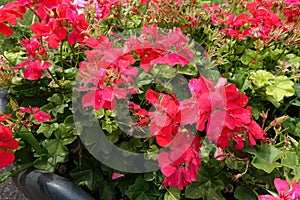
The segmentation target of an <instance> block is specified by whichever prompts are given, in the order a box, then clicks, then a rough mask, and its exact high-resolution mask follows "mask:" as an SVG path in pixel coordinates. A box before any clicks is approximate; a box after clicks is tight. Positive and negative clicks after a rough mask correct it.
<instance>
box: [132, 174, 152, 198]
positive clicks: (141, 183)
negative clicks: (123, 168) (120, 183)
mask: <svg viewBox="0 0 300 200" xmlns="http://www.w3.org/2000/svg"><path fill="white" fill-rule="evenodd" d="M149 189H150V188H149V184H148V183H147V182H146V181H145V180H144V179H143V178H142V177H138V178H137V179H136V181H135V183H134V184H133V185H131V186H130V187H129V188H128V190H127V191H126V195H127V196H128V197H129V199H136V198H137V197H138V196H139V195H140V194H141V193H142V192H146V191H148V190H149Z"/></svg>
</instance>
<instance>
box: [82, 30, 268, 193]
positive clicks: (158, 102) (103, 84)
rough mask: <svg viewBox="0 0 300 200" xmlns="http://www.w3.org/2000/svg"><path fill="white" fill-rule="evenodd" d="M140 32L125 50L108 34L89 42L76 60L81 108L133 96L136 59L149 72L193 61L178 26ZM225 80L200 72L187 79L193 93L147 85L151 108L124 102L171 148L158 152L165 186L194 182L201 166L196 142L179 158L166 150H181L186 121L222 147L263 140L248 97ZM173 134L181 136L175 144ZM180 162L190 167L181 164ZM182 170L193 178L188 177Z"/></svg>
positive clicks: (140, 122) (239, 146) (112, 105)
mask: <svg viewBox="0 0 300 200" xmlns="http://www.w3.org/2000/svg"><path fill="white" fill-rule="evenodd" d="M141 33H142V34H141V36H142V37H141V38H143V40H141V38H137V37H131V38H129V39H127V40H126V41H125V42H124V45H125V48H124V50H123V49H119V48H115V47H114V45H113V43H112V42H109V41H108V39H107V38H101V39H99V40H90V42H91V43H90V44H93V45H92V46H95V47H96V48H95V49H93V50H88V51H86V55H87V58H88V61H83V62H81V63H80V70H81V71H80V78H81V80H82V83H83V86H82V87H80V88H79V91H82V92H85V93H84V95H83V97H82V105H83V106H84V107H88V106H91V107H93V108H94V109H96V110H99V109H102V108H106V109H109V110H113V109H114V108H115V107H116V106H117V99H127V96H128V95H129V96H131V95H135V94H137V91H138V89H139V88H138V87H137V85H138V83H137V82H135V78H136V77H137V76H138V75H139V70H138V67H136V65H135V63H136V61H137V60H139V61H140V63H139V64H140V67H141V68H142V72H143V73H149V74H150V73H151V72H152V70H153V69H155V66H156V65H159V64H168V65H169V66H175V65H178V66H181V67H185V66H186V65H187V64H188V63H190V62H191V61H192V59H193V57H194V53H193V51H192V50H190V49H188V48H187V45H188V40H187V39H186V38H185V37H184V36H183V34H182V32H181V30H180V29H178V28H175V29H173V30H171V31H169V32H168V33H167V35H166V36H164V35H163V34H160V33H158V30H157V28H156V27H155V26H154V27H153V28H151V27H149V26H145V27H144V29H143V30H142V31H141ZM134 56H138V57H137V58H136V57H134ZM226 82H227V81H226V79H225V78H220V79H219V82H218V83H217V84H216V85H215V84H214V82H213V80H212V79H209V78H205V77H203V76H200V77H199V78H197V79H196V78H194V79H191V80H190V81H189V84H188V85H189V88H190V93H191V94H192V97H191V98H189V99H185V100H182V101H179V100H178V99H177V97H176V95H175V94H174V93H173V91H172V90H163V91H162V92H157V91H155V90H152V89H149V90H147V91H145V99H146V100H147V104H148V105H149V104H150V105H152V106H153V108H154V110H151V111H148V110H147V108H143V107H141V106H140V105H139V104H138V102H134V101H132V100H129V101H128V105H129V109H130V110H131V111H132V115H133V116H134V117H135V118H137V120H136V122H135V124H136V125H138V126H149V130H150V133H151V136H152V137H155V139H156V142H157V144H158V145H159V146H161V147H170V146H171V150H170V152H168V153H167V152H164V151H163V152H161V153H160V155H159V163H161V166H163V167H162V172H163V174H164V175H165V176H166V178H165V180H164V182H163V184H164V185H167V186H172V187H174V186H178V187H179V188H180V189H183V187H184V186H186V185H188V184H189V183H191V182H192V181H195V180H196V177H197V173H198V172H197V170H196V169H198V168H199V167H200V157H199V146H201V145H200V141H199V140H195V141H198V142H199V143H198V144H197V145H196V146H194V147H193V145H191V144H190V147H189V148H190V149H189V150H188V151H187V152H188V153H184V152H185V151H184V150H181V152H182V153H181V154H179V156H180V157H179V158H178V159H174V157H173V156H171V158H170V154H172V155H173V154H175V153H179V152H180V151H179V150H178V148H179V147H178V145H179V144H180V145H182V146H185V142H184V137H187V138H188V137H190V136H188V135H189V134H190V135H192V133H190V132H189V133H186V132H183V130H185V129H186V128H185V126H186V125H194V126H195V127H196V130H198V131H200V132H202V131H205V132H206V135H207V137H208V139H209V140H211V141H214V142H216V144H217V146H218V147H221V148H222V149H224V148H227V147H229V142H230V140H233V141H234V142H235V145H234V148H236V149H238V150H241V149H243V148H244V143H245V141H246V138H248V143H249V145H250V146H253V145H255V144H256V140H257V139H262V140H266V133H265V132H264V131H263V130H262V129H261V127H260V126H259V125H258V124H257V123H256V122H255V121H254V120H253V118H252V112H251V107H249V106H248V107H246V105H247V102H248V97H247V96H246V95H244V94H242V93H240V92H239V91H238V89H237V88H236V86H235V85H234V84H229V85H225V84H226ZM178 134H179V135H178ZM183 135H185V136H183ZM177 137H179V138H181V139H180V140H178V141H177V142H175V143H174V141H173V140H176V138H177ZM172 141H173V142H172ZM180 142H181V143H180ZM194 143H195V142H194ZM194 143H193V144H194ZM167 161H168V162H169V165H167V164H166V163H167ZM162 163H163V164H162ZM185 165H186V166H189V167H183V166H185ZM181 167H182V168H184V169H185V170H181ZM177 168H178V170H177ZM171 169H173V170H171ZM168 170H171V171H168ZM186 170H187V171H186ZM187 173H190V174H191V176H192V177H187Z"/></svg>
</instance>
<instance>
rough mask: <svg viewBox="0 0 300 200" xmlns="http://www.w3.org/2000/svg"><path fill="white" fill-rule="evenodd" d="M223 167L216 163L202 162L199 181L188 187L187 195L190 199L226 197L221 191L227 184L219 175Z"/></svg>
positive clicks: (208, 199) (206, 199)
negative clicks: (209, 164)
mask: <svg viewBox="0 0 300 200" xmlns="http://www.w3.org/2000/svg"><path fill="white" fill-rule="evenodd" d="M221 169H222V168H219V167H218V166H215V165H211V166H208V165H206V163H202V165H201V167H200V170H199V174H198V179H197V182H194V183H192V184H190V185H188V186H187V187H186V189H185V196H186V197H187V198H190V199H200V198H203V199H204V200H210V199H213V198H215V199H220V200H221V199H224V197H222V194H221V191H222V190H223V189H224V188H225V184H224V183H223V181H222V180H221V179H220V178H219V177H218V173H219V171H220V170H221Z"/></svg>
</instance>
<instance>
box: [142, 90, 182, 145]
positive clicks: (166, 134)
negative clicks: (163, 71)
mask: <svg viewBox="0 0 300 200" xmlns="http://www.w3.org/2000/svg"><path fill="white" fill-rule="evenodd" d="M146 99H147V100H148V101H149V102H150V103H151V104H152V105H153V106H154V107H155V109H156V110H155V111H154V112H149V115H150V118H151V122H150V132H151V134H152V135H153V136H156V141H157V143H158V144H159V145H160V146H163V147H165V146H168V145H169V144H170V142H171V141H172V136H173V135H176V134H177V132H178V128H179V125H180V120H181V115H180V110H179V102H178V100H177V98H176V97H175V95H173V94H171V96H169V95H166V94H163V93H157V92H155V91H153V90H147V92H146Z"/></svg>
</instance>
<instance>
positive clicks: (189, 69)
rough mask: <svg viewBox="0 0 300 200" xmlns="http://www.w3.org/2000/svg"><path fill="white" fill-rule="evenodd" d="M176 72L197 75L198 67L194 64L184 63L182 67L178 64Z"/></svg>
mask: <svg viewBox="0 0 300 200" xmlns="http://www.w3.org/2000/svg"><path fill="white" fill-rule="evenodd" d="M177 69H178V72H179V73H180V74H185V75H188V76H197V74H198V69H197V67H196V66H195V65H185V66H184V67H181V66H178V67H177Z"/></svg>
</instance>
